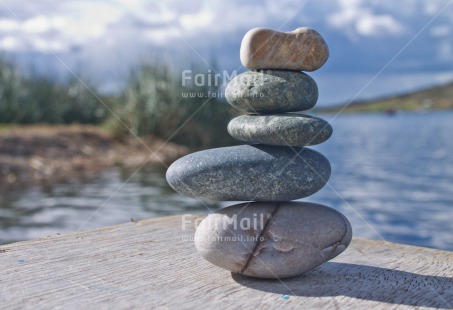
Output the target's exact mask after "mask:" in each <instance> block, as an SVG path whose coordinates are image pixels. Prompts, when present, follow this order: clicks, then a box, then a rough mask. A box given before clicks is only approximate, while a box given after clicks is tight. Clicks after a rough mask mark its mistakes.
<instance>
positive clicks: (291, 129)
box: [228, 113, 332, 146]
mask: <svg viewBox="0 0 453 310" xmlns="http://www.w3.org/2000/svg"><path fill="white" fill-rule="evenodd" d="M228 132H229V133H230V135H231V136H233V137H234V138H236V139H239V140H243V141H248V142H252V143H263V144H271V145H283V146H306V145H315V144H319V143H322V142H324V141H326V140H327V139H329V138H330V136H331V135H332V126H330V124H329V123H328V122H326V121H325V120H323V119H321V118H318V117H314V116H309V115H305V114H296V113H287V114H277V115H241V116H238V117H236V118H233V119H232V120H231V121H230V123H229V124H228Z"/></svg>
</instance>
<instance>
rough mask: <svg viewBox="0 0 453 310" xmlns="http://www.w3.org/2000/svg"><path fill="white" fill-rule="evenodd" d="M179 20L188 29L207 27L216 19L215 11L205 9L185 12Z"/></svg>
mask: <svg viewBox="0 0 453 310" xmlns="http://www.w3.org/2000/svg"><path fill="white" fill-rule="evenodd" d="M179 21H180V23H181V25H182V26H183V27H184V28H185V29H187V30H195V29H200V28H205V27H207V26H209V25H210V24H211V23H212V22H213V21H214V12H212V11H208V10H203V11H201V12H199V13H196V14H190V15H189V14H184V15H182V16H181V17H180V18H179Z"/></svg>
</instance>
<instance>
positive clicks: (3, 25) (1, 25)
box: [0, 18, 20, 32]
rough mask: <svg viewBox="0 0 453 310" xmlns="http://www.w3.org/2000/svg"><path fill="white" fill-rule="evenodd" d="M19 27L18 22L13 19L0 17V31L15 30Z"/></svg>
mask: <svg viewBox="0 0 453 310" xmlns="http://www.w3.org/2000/svg"><path fill="white" fill-rule="evenodd" d="M19 27H20V24H19V23H18V22H17V21H15V20H14V19H10V18H2V19H0V31H4V32H10V31H14V30H17V29H18V28H19Z"/></svg>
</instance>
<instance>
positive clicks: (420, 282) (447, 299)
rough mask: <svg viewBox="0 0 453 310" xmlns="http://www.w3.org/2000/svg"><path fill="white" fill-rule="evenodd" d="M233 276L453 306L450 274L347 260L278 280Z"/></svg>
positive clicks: (320, 291) (289, 290)
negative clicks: (424, 273) (433, 273)
mask: <svg viewBox="0 0 453 310" xmlns="http://www.w3.org/2000/svg"><path fill="white" fill-rule="evenodd" d="M232 277H233V279H234V280H235V281H236V282H238V283H239V284H241V285H244V286H246V287H249V288H252V289H256V290H260V291H264V292H270V293H277V294H282V295H289V296H304V297H335V296H348V297H352V298H358V299H363V300H372V301H377V302H383V303H390V304H399V305H409V306H417V307H436V308H447V309H451V308H452V307H451V303H452V300H453V278H449V277H439V276H426V275H420V274H416V273H411V272H406V271H399V270H392V269H385V268H379V267H373V266H366V265H356V264H347V263H336V262H327V263H325V264H323V265H322V266H320V267H318V268H317V269H315V270H313V271H311V272H308V273H306V274H305V275H302V276H298V277H294V278H289V279H282V280H281V282H280V281H278V280H268V279H255V278H250V277H246V276H242V275H238V274H232ZM333 283H334V284H333ZM276 284H277V285H276Z"/></svg>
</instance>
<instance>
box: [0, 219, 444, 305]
mask: <svg viewBox="0 0 453 310" xmlns="http://www.w3.org/2000/svg"><path fill="white" fill-rule="evenodd" d="M199 218H200V217H199V216H185V217H184V218H182V216H172V217H164V218H156V219H150V220H146V221H141V222H138V223H128V224H124V225H118V226H112V227H106V228H102V229H97V230H91V231H86V232H77V233H72V234H68V235H63V236H51V237H48V238H45V239H40V240H35V241H27V242H21V243H15V244H9V245H4V246H1V247H0V263H1V271H0V308H1V309H27V308H28V309H51V308H62V309H63V308H64V309H124V308H140V309H194V308H198V309H205V308H208V309H209V308H215V309H224V308H225V309H237V308H250V309H269V308H303V309H367V308H369V309H375V308H378V309H409V308H414V307H421V308H434V307H438V308H446V309H452V305H453V278H452V277H453V253H451V252H445V251H439V250H432V249H427V248H420V247H412V246H404V245H397V244H392V243H388V242H381V241H371V240H366V239H358V238H354V239H353V241H352V243H351V245H350V247H349V248H348V249H347V250H346V251H345V252H344V253H343V254H341V255H340V256H339V257H337V258H336V259H334V260H332V261H330V262H328V263H325V264H324V265H322V266H321V267H318V268H317V269H315V270H314V271H311V272H309V273H307V274H305V275H303V276H299V277H295V278H291V279H284V280H282V281H278V280H258V279H252V278H247V277H243V276H238V275H232V274H231V273H230V272H227V271H225V270H223V269H220V268H218V267H215V266H213V265H211V264H209V263H208V262H206V261H205V260H203V259H202V258H200V257H199V256H198V253H197V252H196V250H195V247H194V245H193V241H191V240H190V238H191V237H192V236H193V233H194V228H193V225H192V224H193V223H194V222H195V221H196V219H199ZM183 222H184V223H186V225H185V226H186V227H185V228H184V229H183V225H182V223H183ZM82 307H83V308H82Z"/></svg>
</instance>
